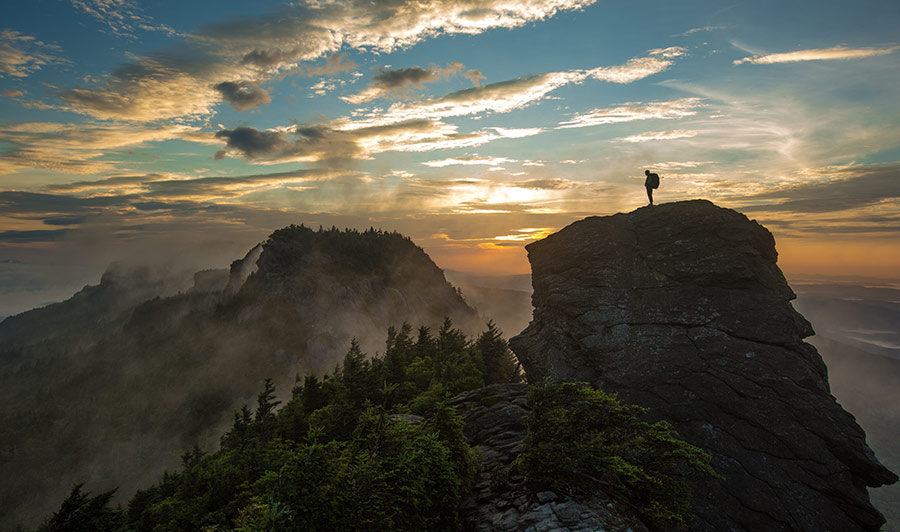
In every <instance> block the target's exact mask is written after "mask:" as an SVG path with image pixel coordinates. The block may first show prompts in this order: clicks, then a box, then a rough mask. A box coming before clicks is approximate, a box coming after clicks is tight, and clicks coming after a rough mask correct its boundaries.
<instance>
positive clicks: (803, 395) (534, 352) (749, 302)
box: [510, 200, 897, 531]
mask: <svg viewBox="0 0 900 532" xmlns="http://www.w3.org/2000/svg"><path fill="white" fill-rule="evenodd" d="M527 250H528V256H529V260H530V261H531V265H532V283H533V286H534V295H533V298H532V299H533V303H534V307H535V310H534V318H533V320H532V322H531V323H530V324H529V326H528V327H527V328H526V329H525V330H524V331H523V332H522V333H521V334H520V335H518V336H516V337H514V338H512V339H511V341H510V344H511V346H512V347H513V350H514V351H515V353H516V355H517V356H518V357H519V360H520V361H521V362H522V365H523V367H524V368H525V370H526V372H527V375H528V378H529V380H531V381H532V382H536V381H540V380H541V379H543V378H544V377H545V376H548V375H550V376H554V377H555V378H558V379H561V380H580V381H590V382H591V383H593V384H594V385H596V386H598V387H600V388H603V389H605V390H607V391H612V392H617V393H618V394H619V395H620V397H621V398H622V399H624V400H625V401H627V402H630V403H635V404H639V405H642V406H644V407H647V408H649V409H650V413H649V414H648V415H649V417H650V419H651V420H656V419H666V420H669V421H670V422H672V423H673V424H674V425H675V427H676V428H677V429H678V431H679V433H680V434H681V435H682V437H683V438H685V439H686V440H687V441H689V442H691V443H693V444H695V445H698V446H700V447H702V448H704V449H706V450H707V451H708V452H710V453H711V454H712V455H713V466H714V467H715V468H716V470H717V471H719V472H720V473H721V474H722V475H723V476H724V477H725V480H723V481H712V482H710V483H708V484H705V485H700V486H695V487H694V511H695V512H696V514H697V516H698V518H697V520H696V521H695V522H694V523H693V525H692V526H691V529H692V530H700V531H724V530H808V531H822V530H835V531H837V530H841V531H853V530H878V529H879V527H880V526H881V524H882V523H884V519H883V517H882V516H881V514H880V513H879V512H878V511H877V510H876V509H875V508H874V507H873V506H872V505H871V504H870V502H869V497H868V492H867V489H866V486H872V487H875V486H880V485H883V484H889V483H893V482H895V481H896V480H897V476H896V475H894V474H893V473H892V472H890V471H888V470H887V469H886V468H885V467H883V466H882V465H881V464H880V463H879V462H878V460H877V459H876V458H875V456H874V454H873V453H872V451H871V450H870V449H869V447H868V446H867V445H866V441H865V434H864V432H863V430H862V429H861V428H860V427H859V425H857V424H856V421H855V420H854V418H853V416H852V415H850V414H849V413H848V412H846V411H844V410H843V409H842V408H841V406H840V405H839V404H838V403H837V402H836V401H835V399H834V397H832V395H831V394H830V390H829V386H828V378H827V372H826V368H825V365H824V364H823V362H822V359H821V357H820V356H819V354H818V353H817V352H816V350H815V348H814V347H812V346H811V345H809V344H807V343H805V342H803V338H805V337H808V336H810V335H812V334H813V330H812V327H811V326H810V324H809V323H808V322H807V321H806V320H805V319H804V318H803V317H802V316H801V315H800V314H799V313H797V312H796V311H795V310H794V308H793V307H792V306H791V303H790V301H791V300H792V299H793V298H794V297H795V296H794V293H793V292H792V291H791V289H790V287H789V286H788V284H787V282H786V281H785V278H784V276H783V275H782V273H781V270H780V269H779V268H778V266H777V265H776V259H777V253H776V251H775V241H774V238H773V237H772V235H771V234H770V233H769V231H767V230H766V229H765V228H764V227H762V226H761V225H759V224H758V223H756V222H755V221H751V220H748V219H747V218H746V217H745V216H744V215H742V214H740V213H738V212H735V211H732V210H729V209H723V208H720V207H717V206H715V205H713V204H712V203H710V202H708V201H703V200H696V201H686V202H678V203H670V204H663V205H657V206H652V207H644V208H641V209H638V210H636V211H634V212H632V213H628V214H617V215H614V216H606V217H591V218H586V219H584V220H582V221H579V222H576V223H573V224H572V225H570V226H568V227H566V228H565V229H563V230H561V231H559V232H558V233H556V234H554V235H551V236H549V237H547V238H545V239H543V240H540V241H538V242H534V243H532V244H530V245H529V246H527Z"/></svg>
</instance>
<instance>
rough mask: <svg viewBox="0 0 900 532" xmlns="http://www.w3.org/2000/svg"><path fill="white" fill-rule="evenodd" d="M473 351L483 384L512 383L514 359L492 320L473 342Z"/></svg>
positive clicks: (514, 366)
mask: <svg viewBox="0 0 900 532" xmlns="http://www.w3.org/2000/svg"><path fill="white" fill-rule="evenodd" d="M474 347H475V351H476V352H477V353H478V357H479V359H480V362H481V370H482V372H483V373H484V383H485V384H499V383H505V382H514V381H515V380H516V378H517V377H518V375H516V358H515V355H513V353H512V351H511V350H510V349H509V343H507V341H506V340H505V339H504V338H503V335H502V333H501V332H500V329H498V328H497V326H496V325H494V322H493V320H491V321H488V322H487V330H485V331H484V332H483V333H481V335H480V336H479V337H478V339H477V340H476V341H475V346H474Z"/></svg>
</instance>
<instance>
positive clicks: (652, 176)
mask: <svg viewBox="0 0 900 532" xmlns="http://www.w3.org/2000/svg"><path fill="white" fill-rule="evenodd" d="M644 175H645V176H647V179H645V180H644V187H645V188H646V189H647V199H649V200H650V205H653V189H654V188H659V174H656V173H654V172H651V171H650V170H644Z"/></svg>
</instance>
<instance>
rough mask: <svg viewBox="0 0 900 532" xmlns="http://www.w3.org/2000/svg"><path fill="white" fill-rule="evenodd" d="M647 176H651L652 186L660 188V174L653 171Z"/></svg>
mask: <svg viewBox="0 0 900 532" xmlns="http://www.w3.org/2000/svg"><path fill="white" fill-rule="evenodd" d="M647 177H649V178H650V188H659V174H657V173H653V172H651V173H650V175H649V176H647Z"/></svg>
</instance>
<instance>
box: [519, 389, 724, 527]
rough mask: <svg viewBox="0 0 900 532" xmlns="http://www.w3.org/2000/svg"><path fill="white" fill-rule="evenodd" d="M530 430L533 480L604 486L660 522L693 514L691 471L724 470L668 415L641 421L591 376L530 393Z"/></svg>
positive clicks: (527, 451)
mask: <svg viewBox="0 0 900 532" xmlns="http://www.w3.org/2000/svg"><path fill="white" fill-rule="evenodd" d="M529 402H530V405H531V414H530V415H529V417H528V429H529V432H528V436H527V438H526V440H525V447H524V449H523V451H522V454H520V455H519V457H518V459H517V467H519V468H521V469H522V470H523V471H524V472H525V474H526V477H527V479H528V480H529V481H531V482H534V483H538V484H542V485H548V486H550V487H551V488H552V489H554V490H557V491H560V492H568V493H570V494H573V495H579V494H582V495H585V494H590V493H594V492H596V491H602V492H604V493H606V494H607V495H609V496H611V497H613V498H614V499H617V500H619V501H621V502H624V503H626V504H627V505H630V506H632V507H633V508H634V509H635V511H636V512H637V514H638V516H639V517H640V518H641V519H642V520H644V521H645V522H646V523H647V524H648V525H649V526H651V527H653V528H660V529H667V528H670V527H682V526H684V525H686V524H687V521H688V518H689V517H690V512H689V509H690V488H689V486H688V484H687V483H686V482H685V480H686V479H687V478H691V477H702V476H712V477H718V475H717V474H716V473H715V471H713V470H712V468H711V467H710V465H709V462H710V456H709V454H707V453H705V452H704V451H702V450H701V449H699V448H698V447H695V446H693V445H690V444H689V443H686V442H684V441H683V440H681V439H679V438H678V434H677V433H676V432H675V430H674V429H673V428H672V426H671V425H670V424H669V423H667V422H664V421H660V422H657V423H654V424H649V423H646V422H644V421H641V419H640V418H641V416H643V415H644V414H645V413H646V409H644V408H641V407H639V406H633V405H626V404H624V403H622V402H621V401H619V400H618V399H617V398H616V396H615V395H610V394H607V393H605V392H603V391H601V390H597V389H595V388H592V387H591V386H590V385H589V384H587V383H562V384H553V383H545V384H544V385H542V386H537V387H533V388H532V390H531V393H530V395H529Z"/></svg>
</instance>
